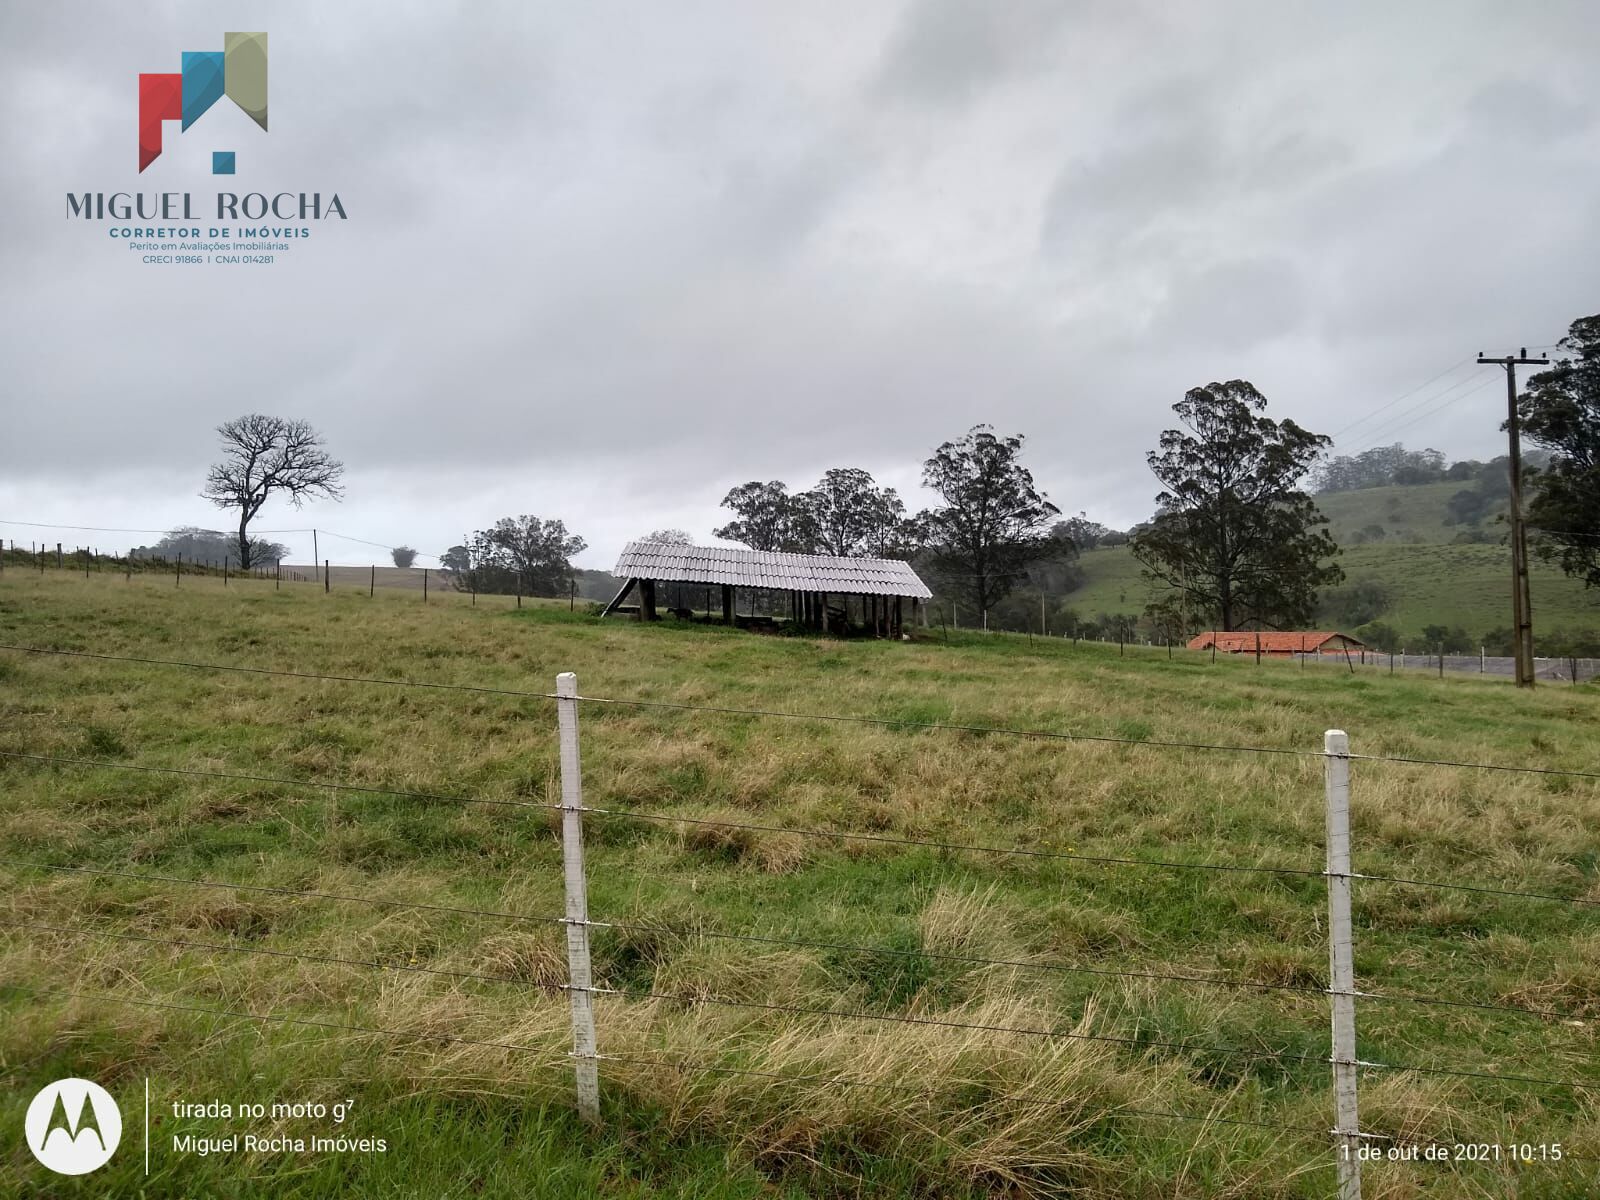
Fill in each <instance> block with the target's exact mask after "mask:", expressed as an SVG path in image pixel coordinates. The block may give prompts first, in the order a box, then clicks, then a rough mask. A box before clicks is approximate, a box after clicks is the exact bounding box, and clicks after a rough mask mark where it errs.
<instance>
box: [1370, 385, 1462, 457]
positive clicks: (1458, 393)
mask: <svg viewBox="0 0 1600 1200" xmlns="http://www.w3.org/2000/svg"><path fill="white" fill-rule="evenodd" d="M1472 383H1476V385H1477V386H1474V387H1467V385H1468V384H1472ZM1487 386H1488V384H1486V383H1484V382H1483V381H1482V379H1481V378H1479V377H1478V376H1476V375H1467V376H1464V377H1463V378H1461V379H1460V380H1457V381H1456V382H1455V383H1453V384H1451V385H1450V386H1449V387H1448V388H1446V389H1445V390H1444V391H1442V392H1438V393H1436V394H1435V395H1432V396H1427V397H1425V398H1423V399H1422V400H1419V401H1417V402H1416V403H1415V404H1412V405H1409V406H1407V407H1406V408H1404V409H1401V410H1400V411H1399V412H1398V413H1396V414H1394V416H1392V417H1390V418H1389V419H1388V420H1387V421H1385V422H1383V424H1381V425H1379V426H1377V427H1375V428H1373V429H1370V430H1368V431H1367V432H1366V433H1364V434H1362V435H1361V439H1360V442H1361V444H1360V445H1358V446H1357V447H1356V448H1355V449H1353V450H1351V451H1350V452H1349V453H1350V454H1352V455H1354V454H1360V453H1363V452H1364V451H1367V450H1370V449H1372V448H1373V447H1375V446H1376V445H1378V443H1379V442H1381V441H1384V440H1385V439H1387V438H1392V437H1395V436H1396V435H1398V434H1401V433H1404V432H1405V431H1406V430H1408V429H1410V428H1412V427H1413V426H1414V425H1417V424H1419V423H1420V422H1421V421H1423V420H1424V419H1426V418H1427V417H1430V416H1433V415H1434V414H1435V413H1438V412H1440V411H1442V410H1444V409H1446V408H1449V407H1450V406H1451V405H1452V404H1455V403H1457V402H1459V401H1461V400H1465V399H1466V398H1467V397H1468V396H1471V395H1475V394H1476V393H1478V392H1480V391H1482V390H1483V389H1484V388H1485V387H1487ZM1463 388H1466V389H1467V390H1466V391H1462V389H1463ZM1419 409H1421V410H1422V411H1420V412H1419V411H1418V410H1419ZM1412 414H1416V415H1415V416H1413V415H1412Z"/></svg>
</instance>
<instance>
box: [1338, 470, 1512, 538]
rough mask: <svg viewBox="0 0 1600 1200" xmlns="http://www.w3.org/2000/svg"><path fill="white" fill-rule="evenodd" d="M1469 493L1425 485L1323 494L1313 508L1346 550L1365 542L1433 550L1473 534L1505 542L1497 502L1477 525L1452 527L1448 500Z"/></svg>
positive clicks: (1501, 505) (1463, 487) (1454, 486)
mask: <svg viewBox="0 0 1600 1200" xmlns="http://www.w3.org/2000/svg"><path fill="white" fill-rule="evenodd" d="M1474 490H1475V489H1474V487H1473V485H1470V484H1462V483H1424V484H1418V485H1416V486H1414V487H1382V488H1364V489H1362V490H1361V491H1356V492H1324V493H1322V494H1321V495H1319V496H1318V497H1317V507H1318V508H1320V509H1321V510H1322V515H1323V516H1325V517H1327V518H1328V528H1329V531H1330V532H1331V533H1332V534H1333V537H1334V540H1335V541H1337V542H1338V543H1339V544H1340V545H1341V546H1346V547H1349V546H1356V545H1363V544H1366V543H1369V542H1406V543H1413V544H1417V543H1423V544H1429V545H1438V544H1441V543H1448V542H1454V541H1457V540H1467V538H1468V537H1470V536H1472V535H1473V534H1474V533H1476V535H1477V536H1479V537H1482V538H1484V539H1486V540H1489V541H1494V542H1498V541H1499V540H1500V539H1501V538H1502V537H1504V536H1505V525H1504V523H1503V521H1502V520H1501V518H1502V516H1503V515H1504V513H1505V511H1506V506H1505V502H1504V501H1503V500H1502V499H1500V498H1499V497H1495V498H1494V499H1493V500H1492V501H1490V502H1488V503H1487V504H1486V505H1485V507H1484V512H1483V516H1482V517H1481V518H1480V519H1479V521H1478V522H1477V524H1476V525H1468V524H1465V523H1452V522H1451V519H1450V498H1451V497H1452V496H1454V495H1456V494H1457V493H1458V492H1462V491H1466V492H1472V491H1474ZM1463 535H1467V537H1463Z"/></svg>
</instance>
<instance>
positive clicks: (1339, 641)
mask: <svg viewBox="0 0 1600 1200" xmlns="http://www.w3.org/2000/svg"><path fill="white" fill-rule="evenodd" d="M1212 646H1215V647H1216V648H1217V649H1218V650H1219V651H1221V652H1222V653H1223V654H1255V653H1257V652H1259V653H1261V654H1263V655H1272V656H1273V657H1275V658H1288V657H1290V656H1291V655H1295V654H1336V655H1342V654H1346V653H1350V654H1358V653H1360V652H1361V651H1362V650H1365V649H1366V648H1367V644H1366V643H1365V642H1363V641H1362V640H1361V639H1360V638H1353V637H1351V636H1350V635H1349V634H1348V633H1339V632H1337V631H1333V630H1308V631H1303V632H1302V631H1293V632H1282V631H1279V630H1267V629H1261V630H1256V629H1235V630H1231V631H1229V632H1226V633H1223V632H1217V633H1202V634H1201V635H1200V636H1199V637H1197V638H1194V639H1193V640H1191V641H1190V643H1189V649H1191V650H1209V649H1211V648H1212Z"/></svg>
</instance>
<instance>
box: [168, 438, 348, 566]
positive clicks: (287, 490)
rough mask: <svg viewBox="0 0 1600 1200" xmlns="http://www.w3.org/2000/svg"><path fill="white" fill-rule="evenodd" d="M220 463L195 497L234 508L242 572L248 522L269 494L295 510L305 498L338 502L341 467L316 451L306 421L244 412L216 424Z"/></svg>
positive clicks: (317, 443) (249, 549)
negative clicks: (287, 501) (276, 495)
mask: <svg viewBox="0 0 1600 1200" xmlns="http://www.w3.org/2000/svg"><path fill="white" fill-rule="evenodd" d="M217 433H218V434H219V435H220V436H221V438H222V461H221V462H219V463H217V464H216V465H215V466H213V467H212V468H211V471H210V473H209V474H208V475H207V476H206V487H205V491H203V492H201V493H200V494H201V495H202V496H204V497H205V498H206V499H207V500H209V501H211V502H212V503H213V504H215V505H216V506H217V507H218V508H237V509H238V510H239V541H238V549H239V566H240V567H241V568H248V567H249V566H250V564H251V560H252V557H253V554H254V551H255V545H254V544H253V543H252V542H251V540H250V522H251V521H253V520H254V519H255V516H256V514H257V513H259V512H260V511H261V506H262V505H264V504H265V503H266V502H267V499H268V497H270V496H271V495H272V494H273V493H274V492H279V493H282V494H283V495H284V496H285V497H286V498H287V499H288V500H289V502H290V503H291V504H293V505H294V506H295V507H296V508H299V507H300V505H301V504H302V503H303V502H304V501H305V499H306V498H307V497H308V496H326V497H328V498H329V499H331V500H338V499H339V498H340V497H342V496H343V495H344V487H343V486H342V485H341V484H340V482H339V481H340V479H341V478H342V477H343V476H344V464H343V463H341V462H339V461H338V460H337V459H335V458H333V457H332V456H330V455H329V454H328V453H327V451H325V450H324V449H323V448H322V435H321V434H319V433H318V432H317V431H316V430H315V429H313V428H311V425H310V424H309V423H308V422H306V421H296V420H291V419H289V418H286V417H269V416H264V415H263V414H261V413H249V414H247V415H245V416H242V417H236V418H235V419H234V420H232V421H228V422H227V423H226V424H223V425H219V426H217Z"/></svg>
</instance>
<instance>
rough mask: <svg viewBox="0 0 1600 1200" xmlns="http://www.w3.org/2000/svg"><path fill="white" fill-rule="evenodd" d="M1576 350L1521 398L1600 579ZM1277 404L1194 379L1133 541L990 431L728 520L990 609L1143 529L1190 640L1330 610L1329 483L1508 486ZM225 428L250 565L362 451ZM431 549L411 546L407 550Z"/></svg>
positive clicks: (1537, 446) (217, 496) (448, 568)
mask: <svg viewBox="0 0 1600 1200" xmlns="http://www.w3.org/2000/svg"><path fill="white" fill-rule="evenodd" d="M1558 349H1559V351H1560V354H1559V356H1558V357H1559V361H1558V362H1557V363H1556V364H1555V365H1553V366H1552V367H1551V368H1550V369H1549V370H1547V371H1544V372H1541V373H1539V374H1537V375H1534V376H1533V377H1531V378H1530V379H1529V381H1528V386H1527V390H1526V391H1525V392H1524V394H1523V395H1522V396H1521V397H1520V398H1519V406H1520V415H1521V419H1522V424H1523V436H1524V438H1525V439H1526V440H1527V442H1528V443H1529V445H1530V447H1531V449H1532V453H1531V454H1530V458H1531V459H1532V461H1533V463H1534V466H1533V469H1532V470H1531V471H1530V472H1529V479H1530V483H1531V489H1530V490H1531V499H1530V501H1529V505H1528V517H1529V520H1530V525H1531V527H1532V528H1533V530H1534V539H1533V541H1534V545H1535V547H1536V549H1537V552H1538V553H1540V554H1542V555H1543V556H1544V557H1546V558H1547V559H1550V560H1551V561H1554V562H1556V563H1558V564H1559V565H1560V567H1561V568H1562V570H1564V571H1566V572H1567V573H1568V574H1570V575H1574V576H1576V577H1579V578H1582V579H1583V580H1584V582H1585V583H1586V584H1587V585H1588V586H1600V315H1596V316H1592V317H1584V318H1580V319H1578V320H1576V321H1574V322H1573V323H1572V326H1571V328H1570V329H1569V331H1568V334H1567V336H1566V337H1565V338H1563V339H1562V341H1561V343H1560V344H1559V346H1558ZM1266 408H1267V399H1266V397H1264V396H1263V395H1262V394H1261V393H1260V391H1258V390H1257V389H1256V387H1255V386H1254V385H1253V384H1251V383H1250V382H1249V381H1248V380H1243V379H1235V380H1230V381H1226V382H1213V383H1210V384H1206V385H1204V386H1200V387H1195V388H1191V389H1190V390H1189V391H1188V392H1187V393H1185V395H1184V397H1183V398H1182V399H1181V400H1180V401H1178V403H1176V404H1175V405H1173V412H1174V413H1175V414H1176V416H1177V418H1178V420H1177V423H1176V425H1175V426H1174V427H1173V428H1169V429H1167V430H1164V431H1163V432H1162V433H1161V435H1160V438H1159V440H1158V442H1157V445H1156V446H1155V447H1154V448H1153V449H1151V450H1150V451H1149V452H1148V453H1147V454H1146V456H1145V461H1146V465H1147V466H1148V468H1149V470H1150V471H1151V473H1152V475H1154V477H1155V478H1156V480H1157V482H1158V483H1159V484H1160V490H1159V491H1158V492H1157V493H1156V496H1155V513H1154V515H1153V516H1152V517H1151V518H1150V519H1149V520H1148V521H1146V522H1144V523H1142V524H1141V525H1139V526H1137V527H1135V528H1134V529H1133V530H1131V531H1129V532H1128V533H1127V534H1126V535H1124V534H1121V533H1119V532H1117V531H1114V530H1109V529H1106V528H1105V527H1104V526H1101V525H1098V524H1096V523H1094V522H1092V521H1090V520H1088V518H1087V517H1086V516H1082V515H1080V516H1079V517H1076V518H1069V519H1066V520H1059V519H1058V518H1060V516H1061V510H1060V509H1059V508H1058V507H1057V505H1056V504H1055V503H1054V502H1053V501H1051V500H1050V498H1049V496H1048V495H1047V494H1046V493H1045V492H1044V491H1043V490H1042V489H1041V488H1040V487H1039V485H1038V484H1037V483H1036V481H1035V479H1034V477H1033V474H1032V472H1031V471H1030V470H1029V469H1028V467H1027V466H1026V465H1025V464H1024V462H1023V451H1024V447H1025V438H1024V436H1023V435H1022V434H999V433H996V432H995V430H994V429H993V428H992V427H991V426H989V425H976V426H973V427H972V428H971V429H970V430H968V431H967V433H966V434H964V435H963V436H961V437H960V438H956V439H953V440H951V441H946V442H944V443H942V444H941V445H940V446H939V447H938V448H937V449H935V450H934V451H933V453H932V454H931V455H930V456H929V457H928V458H927V459H926V460H925V461H924V462H923V467H922V483H923V486H924V487H926V488H927V489H928V490H929V491H930V492H931V493H932V494H933V496H934V497H935V498H936V501H935V503H934V504H932V505H931V506H930V507H928V508H926V509H924V510H922V511H920V512H917V513H915V514H910V513H908V512H907V510H906V507H905V504H904V502H903V501H902V500H901V498H900V497H899V496H898V495H897V494H896V492H895V490H894V489H893V488H885V487H880V486H879V485H878V484H877V482H876V481H875V480H874V479H873V478H872V476H871V475H870V474H869V473H868V472H867V471H864V470H862V469H860V468H857V467H840V468H835V469H831V470H828V471H826V472H824V473H823V475H822V477H821V479H819V480H818V481H817V483H816V484H815V485H814V486H812V487H811V488H809V489H806V490H805V491H801V492H797V493H791V492H790V491H789V489H788V488H787V486H786V485H785V484H784V483H783V482H782V481H779V480H769V481H765V482H763V481H750V482H748V483H743V484H739V485H737V486H735V487H733V488H732V489H730V490H729V492H728V493H727V495H726V496H725V497H724V498H723V506H724V507H725V508H727V509H728V510H729V511H730V512H731V513H732V514H733V519H732V520H730V521H729V522H728V523H726V524H725V525H723V526H721V527H719V528H718V529H717V530H716V531H715V533H716V536H718V537H721V538H725V539H727V540H730V541H736V542H741V543H743V544H744V545H747V546H750V547H752V548H754V549H758V550H778V551H790V552H797V553H821V554H833V555H847V556H858V555H867V556H874V557H893V558H903V559H907V560H909V561H912V562H913V563H915V564H916V565H917V567H918V569H919V571H922V572H926V573H927V575H928V576H930V577H931V578H932V579H933V580H934V581H935V582H936V583H937V585H938V587H939V590H940V591H941V593H942V594H944V595H946V596H948V597H950V598H951V599H952V601H958V602H961V603H964V604H966V605H967V606H968V609H969V612H970V613H971V614H973V616H974V617H976V618H977V619H978V620H984V619H986V617H987V616H988V614H989V613H990V612H991V611H992V610H994V609H995V608H996V607H997V606H1000V605H1002V604H1004V603H1005V602H1006V601H1007V600H1008V599H1009V598H1010V597H1011V596H1012V595H1013V594H1014V593H1015V592H1017V590H1018V588H1019V587H1022V586H1024V585H1025V584H1027V585H1031V586H1033V587H1036V588H1037V589H1038V591H1039V594H1040V595H1041V596H1043V594H1044V592H1045V591H1046V590H1047V588H1048V587H1049V586H1050V584H1051V582H1052V580H1053V581H1055V582H1056V583H1057V584H1061V583H1067V582H1070V579H1071V572H1072V570H1073V560H1074V559H1075V558H1076V556H1077V555H1078V553H1079V552H1080V550H1082V549H1087V548H1089V547H1091V546H1094V545H1099V544H1110V543H1113V542H1118V541H1126V542H1127V544H1128V545H1129V547H1130V549H1131V552H1132V555H1133V557H1134V559H1135V560H1136V561H1137V562H1138V563H1139V565H1140V568H1141V574H1142V578H1143V580H1144V582H1145V583H1146V584H1148V585H1149V587H1150V589H1151V592H1152V595H1153V599H1152V600H1151V602H1150V604H1149V605H1148V607H1147V609H1146V614H1145V615H1146V618H1147V619H1148V620H1149V621H1150V622H1152V623H1153V624H1155V625H1158V626H1159V627H1160V628H1162V629H1163V630H1166V631H1168V633H1169V635H1171V636H1176V635H1178V634H1181V633H1183V632H1187V631H1191V630H1204V629H1216V630H1232V629H1240V628H1266V629H1272V628H1294V627H1303V626H1304V625H1306V624H1307V623H1309V622H1310V621H1311V620H1312V619H1313V617H1314V614H1315V612H1316V609H1317V604H1318V596H1319V593H1320V592H1323V591H1325V590H1327V589H1331V588H1334V587H1336V586H1337V585H1339V584H1340V583H1341V582H1342V581H1343V578H1344V573H1343V571H1342V570H1341V568H1340V567H1339V565H1338V563H1337V561H1336V560H1337V557H1338V555H1339V553H1340V550H1339V547H1338V545H1337V544H1336V543H1335V542H1334V540H1333V538H1332V537H1331V536H1330V535H1329V533H1328V530H1327V519H1326V518H1325V517H1324V516H1323V515H1322V514H1321V513H1320V512H1319V511H1318V509H1317V506H1316V503H1315V500H1314V498H1313V494H1312V491H1313V489H1314V488H1319V487H1320V489H1321V490H1323V491H1339V490H1350V489H1353V488H1359V487H1366V486H1379V485H1378V483H1376V482H1373V481H1376V480H1380V479H1381V480H1382V481H1384V482H1385V483H1388V484H1395V483H1402V484H1403V483H1408V482H1430V481H1434V480H1435V478H1436V477H1437V478H1443V479H1459V480H1462V481H1463V482H1467V481H1476V482H1477V483H1478V484H1479V485H1480V486H1479V487H1478V488H1477V489H1476V490H1473V489H1463V490H1462V492H1461V493H1458V495H1457V496H1456V497H1454V498H1453V499H1452V501H1451V509H1452V513H1454V514H1456V515H1457V519H1459V520H1460V521H1462V522H1463V523H1467V524H1472V523H1475V522H1478V521H1481V519H1482V517H1483V515H1484V510H1485V509H1486V508H1487V507H1488V506H1489V505H1490V504H1492V503H1493V501H1494V500H1495V499H1496V497H1497V495H1498V491H1497V489H1498V484H1497V483H1491V476H1492V475H1493V474H1497V473H1498V472H1496V471H1494V470H1493V468H1494V467H1495V466H1496V465H1497V464H1494V463H1490V464H1477V463H1471V462H1468V463H1456V464H1452V465H1449V466H1446V465H1445V464H1444V461H1443V456H1442V455H1441V454H1440V453H1439V452H1438V451H1436V450H1432V449H1427V450H1422V451H1407V450H1405V449H1404V447H1402V446H1398V445H1396V446H1391V447H1383V448H1380V449H1377V450H1369V451H1365V452H1363V453H1362V454H1360V455H1356V456H1353V457H1343V458H1339V457H1333V458H1330V457H1329V455H1328V451H1329V448H1330V447H1331V445H1332V441H1331V439H1330V438H1328V437H1327V436H1326V435H1323V434H1318V433H1313V432H1311V431H1309V430H1306V429H1303V428H1301V427H1300V426H1299V425H1297V424H1296V423H1295V422H1294V421H1293V420H1291V419H1288V418H1285V419H1283V420H1274V419H1272V418H1271V417H1269V416H1267V415H1266ZM218 433H219V435H220V436H221V438H222V444H223V458H222V461H220V462H219V463H218V464H216V465H215V466H213V467H212V468H211V471H210V472H209V474H208V476H207V479H206V486H205V490H204V492H203V495H204V496H205V497H206V498H208V499H210V500H211V501H212V502H213V503H215V504H217V505H218V506H219V507H221V508H223V509H233V510H237V513H238V529H237V534H236V535H235V536H233V537H232V542H233V547H232V548H233V549H234V551H235V552H236V553H237V561H238V563H239V565H240V566H241V567H244V568H248V567H250V566H251V565H253V564H254V563H256V562H259V561H261V560H262V559H263V557H264V556H267V555H269V554H271V553H272V552H273V551H275V550H276V551H278V552H280V553H281V549H282V548H281V547H277V546H274V545H273V544H271V543H264V542H262V541H260V540H259V539H256V538H253V537H252V536H251V535H250V532H249V526H250V522H251V521H252V520H253V519H254V518H255V516H256V515H257V514H258V513H259V512H260V510H261V508H262V507H263V505H264V504H265V503H266V501H267V500H268V499H269V498H270V497H272V496H274V495H278V496H281V497H283V498H286V499H288V500H289V501H290V502H291V503H292V504H294V505H295V506H297V507H298V506H299V505H300V504H301V503H302V502H303V501H304V500H305V499H307V498H310V497H315V496H321V497H327V498H332V499H338V498H339V497H340V496H342V494H343V485H342V476H343V471H344V467H343V464H342V463H340V462H338V461H337V460H335V459H334V458H332V457H331V456H330V455H329V454H328V453H327V452H326V450H325V449H324V447H323V443H322V438H321V437H320V435H319V434H317V432H316V431H315V430H314V429H312V428H311V426H310V425H309V424H307V423H306V422H304V421H298V420H288V419H284V418H279V417H269V416H264V415H261V414H249V415H247V416H244V417H240V418H238V419H236V420H234V421H230V422H228V423H226V424H224V425H222V426H220V427H219V429H218ZM202 532H204V531H195V530H188V531H176V533H183V534H185V535H186V536H194V535H197V534H199V533H202ZM176 533H175V536H176ZM586 546H587V543H586V542H585V541H584V539H583V538H582V537H580V536H578V535H577V534H575V533H572V532H570V531H569V530H568V529H567V528H566V526H565V524H564V523H563V522H561V521H560V520H550V519H544V518H539V517H536V516H532V515H527V514H525V515H523V516H520V517H506V518H503V519H501V520H500V521H498V522H496V524H495V525H493V526H491V527H489V528H488V529H483V530H479V531H477V532H476V533H474V534H471V535H469V536H468V537H467V538H466V539H464V540H463V541H462V542H461V543H460V544H458V545H455V546H452V547H451V548H450V549H449V550H448V551H446V553H445V554H444V555H443V562H444V569H445V573H446V575H447V576H448V577H449V578H450V579H451V580H452V581H453V582H454V583H455V584H456V586H458V587H462V588H468V587H471V588H475V589H477V590H483V591H511V590H516V591H519V592H522V593H524V594H528V595H534V596H540V595H544V596H552V595H562V594H565V593H567V592H568V591H569V590H570V589H572V588H574V586H575V579H576V574H577V573H576V571H575V569H574V568H573V566H572V563H571V560H572V558H573V556H575V555H577V554H579V553H581V552H582V551H583V550H584V549H585V548H586ZM414 553H415V552H414V551H412V550H411V549H410V547H397V548H396V549H395V561H396V562H397V563H399V562H401V560H402V557H403V556H409V555H414ZM1063 590H1065V589H1063Z"/></svg>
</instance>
